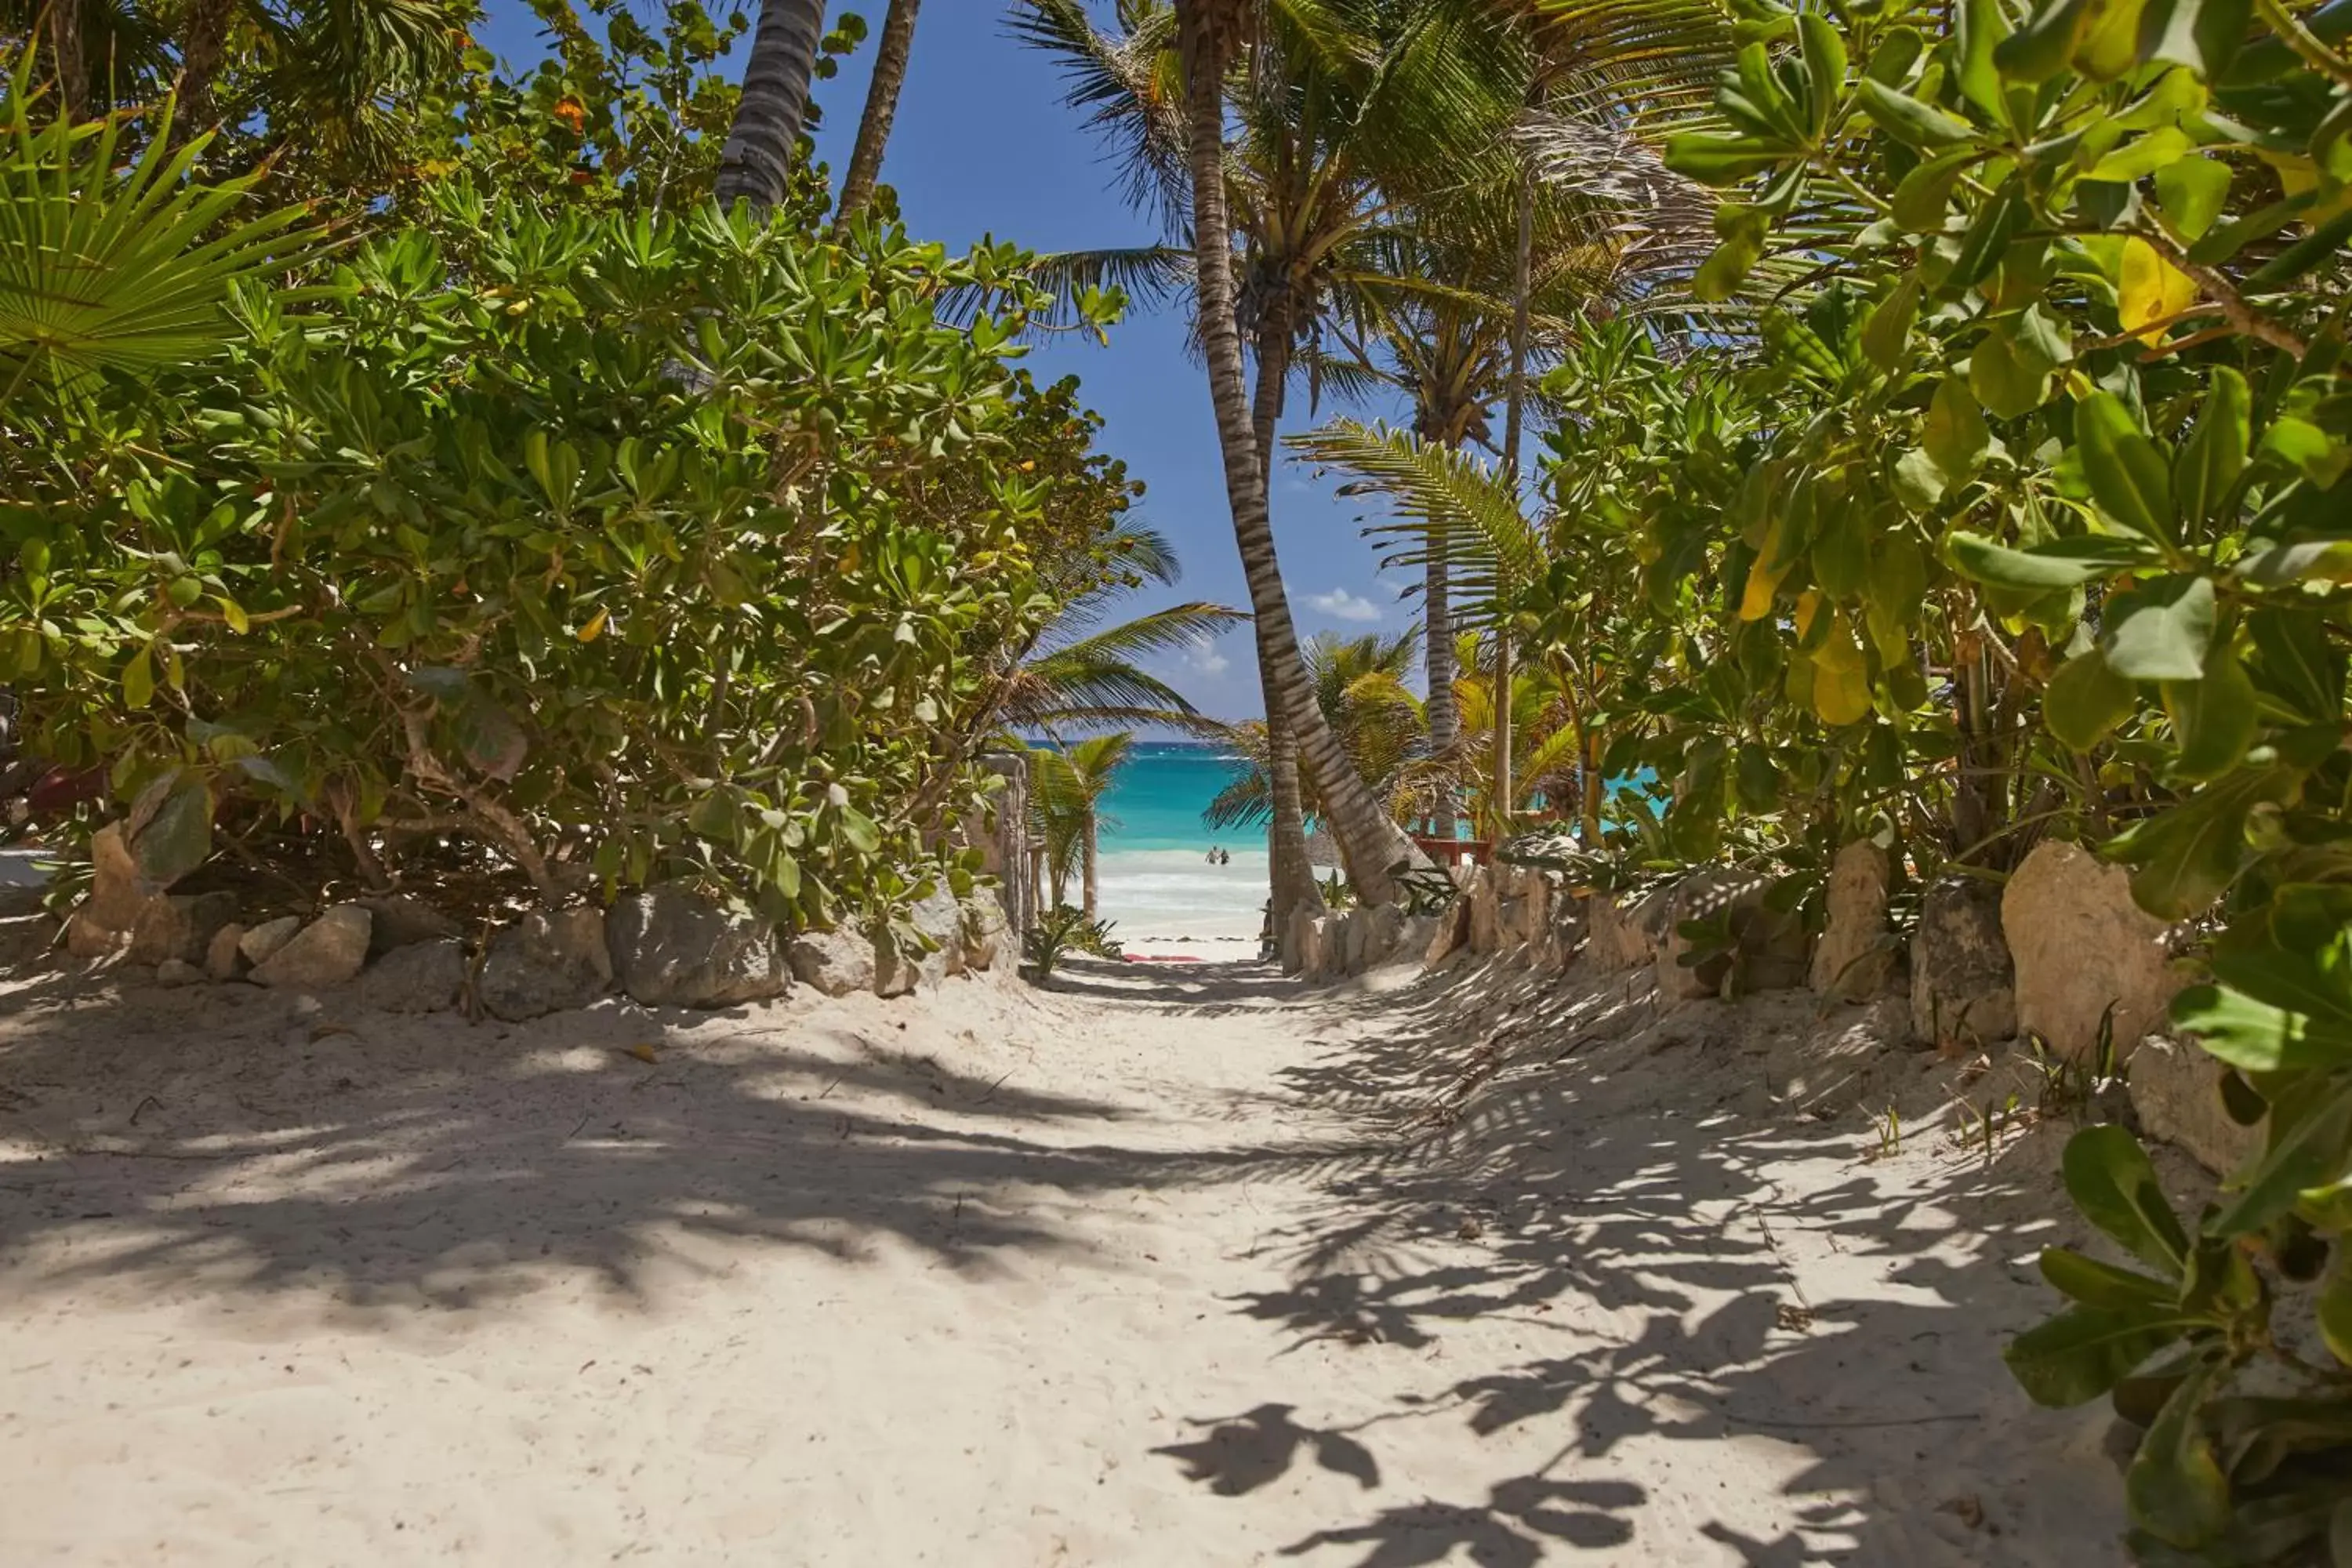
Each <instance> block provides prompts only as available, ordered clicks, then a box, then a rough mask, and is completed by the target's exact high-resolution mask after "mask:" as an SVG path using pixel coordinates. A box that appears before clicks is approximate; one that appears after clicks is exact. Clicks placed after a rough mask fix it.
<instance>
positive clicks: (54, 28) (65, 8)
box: [49, 0, 89, 121]
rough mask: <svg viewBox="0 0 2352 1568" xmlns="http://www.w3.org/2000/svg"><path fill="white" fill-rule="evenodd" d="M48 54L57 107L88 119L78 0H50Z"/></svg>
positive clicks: (70, 117)
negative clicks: (54, 79)
mask: <svg viewBox="0 0 2352 1568" xmlns="http://www.w3.org/2000/svg"><path fill="white" fill-rule="evenodd" d="M49 54H50V56H51V58H50V60H49V68H50V69H51V70H53V71H55V72H56V73H57V79H58V107H59V108H60V110H62V111H63V112H64V114H65V116H66V118H67V119H68V120H71V121H79V120H87V119H88V118H89V66H88V65H87V64H86V63H85V62H84V61H83V59H82V49H81V0H49Z"/></svg>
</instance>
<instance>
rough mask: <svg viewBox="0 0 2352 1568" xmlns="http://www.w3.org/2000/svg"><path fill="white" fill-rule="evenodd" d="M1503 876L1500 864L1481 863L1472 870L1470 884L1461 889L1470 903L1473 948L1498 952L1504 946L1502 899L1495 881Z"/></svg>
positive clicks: (1471, 948)
mask: <svg viewBox="0 0 2352 1568" xmlns="http://www.w3.org/2000/svg"><path fill="white" fill-rule="evenodd" d="M1501 876H1502V868H1501V867H1498V866H1481V867H1479V868H1477V869H1476V870H1475V871H1474V872H1472V873H1471V877H1470V885H1469V886H1468V887H1466V888H1465V889H1463V890H1462V900H1463V901H1464V902H1465V903H1466V904H1468V905H1469V906H1470V951H1471V952H1499V951H1501V949H1502V945H1503V898H1502V891H1501V889H1499V888H1498V887H1496V882H1497V881H1498V880H1499V879H1500V878H1501Z"/></svg>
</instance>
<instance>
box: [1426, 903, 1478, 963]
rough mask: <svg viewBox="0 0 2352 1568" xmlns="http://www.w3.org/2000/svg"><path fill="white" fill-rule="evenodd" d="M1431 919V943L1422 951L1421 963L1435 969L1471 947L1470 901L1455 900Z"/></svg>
mask: <svg viewBox="0 0 2352 1568" xmlns="http://www.w3.org/2000/svg"><path fill="white" fill-rule="evenodd" d="M1429 919H1430V921H1431V922H1432V923H1431V926H1430V931H1429V943H1428V945H1427V946H1426V947H1424V948H1423V950H1422V954H1421V962H1422V963H1423V965H1424V966H1426V967H1428V968H1431V969H1434V968H1436V967H1437V966H1438V965H1439V964H1441V963H1444V962H1445V961H1446V960H1447V959H1449V958H1451V957H1453V956H1454V953H1455V952H1459V951H1460V950H1461V949H1463V948H1464V947H1466V946H1468V945H1469V942H1470V900H1467V899H1455V900H1454V901H1453V902H1452V903H1450V904H1448V905H1446V906H1445V907H1444V909H1443V910H1439V911H1438V912H1437V913H1436V914H1434V915H1432V916H1430V917H1429Z"/></svg>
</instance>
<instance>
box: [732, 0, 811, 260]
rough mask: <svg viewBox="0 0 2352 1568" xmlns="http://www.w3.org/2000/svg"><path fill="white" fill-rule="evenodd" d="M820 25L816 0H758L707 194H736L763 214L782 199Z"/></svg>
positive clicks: (735, 197) (805, 107) (734, 196)
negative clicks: (715, 176)
mask: <svg viewBox="0 0 2352 1568" xmlns="http://www.w3.org/2000/svg"><path fill="white" fill-rule="evenodd" d="M823 35H824V0H761V3H760V26H759V27H758V29H757V30H756V31H754V32H753V33H752V35H751V59H750V60H749V61H748V62H747V63H746V64H745V66H744V68H743V98H742V101H741V102H740V103H738V104H737V105H736V106H735V123H734V125H733V127H732V128H730V130H729V131H728V132H727V146H726V149H725V151H723V152H722V153H719V180H718V184H716V185H715V186H714V187H713V189H712V193H711V194H712V195H716V196H717V197H718V198H719V205H721V206H732V205H735V203H736V202H738V201H747V202H749V203H751V210H752V212H753V213H755V214H761V215H764V214H765V213H766V212H767V211H768V209H769V208H771V207H772V206H774V205H776V204H777V203H778V202H781V201H782V200H783V199H784V192H785V190H786V188H787V187H788V185H789V184H790V182H791V178H792V167H793V142H795V141H797V140H798V139H799V137H800V133H801V121H803V120H804V119H806V118H807V117H808V100H809V78H810V77H811V76H813V75H814V74H815V71H816V47H817V41H818V39H819V38H820V37H822V36H823Z"/></svg>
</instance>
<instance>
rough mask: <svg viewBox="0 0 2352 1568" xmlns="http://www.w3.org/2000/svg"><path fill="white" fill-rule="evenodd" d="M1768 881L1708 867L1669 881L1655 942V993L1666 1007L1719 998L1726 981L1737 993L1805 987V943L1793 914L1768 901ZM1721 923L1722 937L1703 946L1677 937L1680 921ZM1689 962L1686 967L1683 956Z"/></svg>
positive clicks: (1801, 925) (1756, 875) (1746, 873)
mask: <svg viewBox="0 0 2352 1568" xmlns="http://www.w3.org/2000/svg"><path fill="white" fill-rule="evenodd" d="M1771 887H1772V879H1771V878H1769V877H1767V876H1763V875H1761V874H1759V873H1757V872H1752V871H1735V870H1732V869H1730V868H1726V867H1719V866H1710V867H1708V868H1705V869H1704V870H1699V871H1694V872H1692V873H1691V874H1690V875H1689V876H1687V877H1685V878H1684V879H1682V880H1681V881H1679V882H1677V883H1675V887H1674V892H1673V894H1672V896H1671V897H1670V898H1669V899H1668V900H1667V904H1666V914H1665V930H1664V932H1663V933H1662V934H1661V935H1660V937H1659V940H1658V956H1657V961H1656V970H1657V976H1658V994H1659V995H1660V996H1661V997H1663V998H1664V999H1666V1000H1667V1001H1669V1002H1675V1001H1684V1002H1687V1001H1694V1000H1696V999H1697V998H1699V997H1702V996H1715V995H1719V994H1722V991H1723V987H1724V984H1725V983H1726V982H1727V981H1731V980H1734V979H1735V977H1736V982H1737V984H1738V988H1739V989H1740V990H1742V991H1776V990H1783V989H1786V988H1787V987H1789V986H1792V985H1800V984H1803V983H1804V975H1805V959H1806V951H1807V938H1806V935H1805V927H1804V922H1803V921H1801V920H1800V919H1799V918H1798V917H1797V916H1796V915H1795V914H1794V913H1792V912H1790V911H1787V910H1776V909H1773V908H1771V907H1770V905H1769V903H1768V902H1767V901H1766V895H1767V894H1769V892H1770V890H1771ZM1685 921H1719V922H1721V924H1722V925H1723V927H1724V928H1725V931H1724V940H1723V941H1721V942H1717V943H1713V944H1710V946H1709V951H1707V952H1706V956H1705V957H1704V958H1699V957H1696V956H1695V955H1696V952H1698V950H1699V948H1700V946H1701V944H1700V943H1698V942H1693V941H1692V940H1691V939H1690V938H1688V937H1686V936H1685V935H1684V934H1683V932H1682V927H1683V925H1684V923H1685ZM1686 958H1687V959H1690V960H1691V962H1688V963H1685V959H1686Z"/></svg>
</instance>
